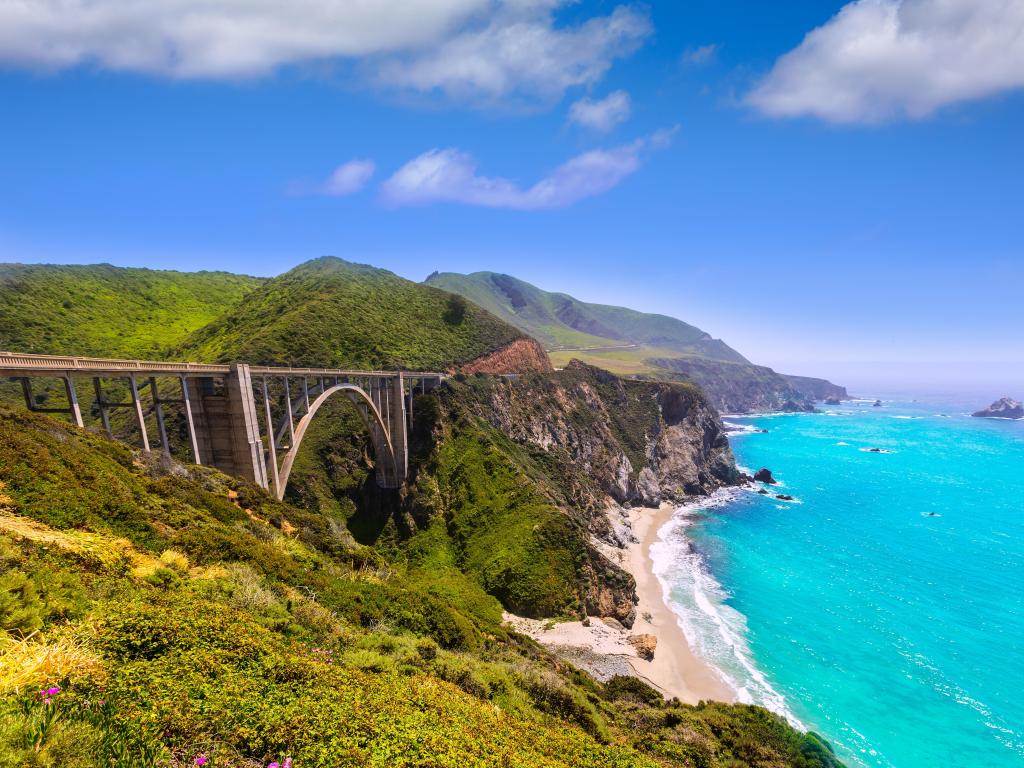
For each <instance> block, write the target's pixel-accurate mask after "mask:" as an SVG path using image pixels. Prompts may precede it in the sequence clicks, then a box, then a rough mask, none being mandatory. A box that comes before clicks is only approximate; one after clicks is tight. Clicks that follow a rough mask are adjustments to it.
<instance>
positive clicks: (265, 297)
mask: <svg viewBox="0 0 1024 768" xmlns="http://www.w3.org/2000/svg"><path fill="white" fill-rule="evenodd" d="M522 337H523V333H522V332H521V331H519V330H518V329H516V328H514V327H513V326H511V325H509V324H507V323H505V322H503V321H502V320H499V319H498V318H496V317H494V316H493V315H491V314H490V313H488V312H487V311H485V310H484V309H481V308H480V307H478V306H475V305H474V304H471V303H468V302H466V301H465V300H463V299H462V298H461V297H457V296H454V295H452V294H450V293H448V292H446V291H443V290H440V289H438V288H433V287H429V286H424V285H420V284H418V283H414V282H411V281H409V280H405V279H403V278H401V277H398V276H397V275H395V274H393V273H391V272H388V271H386V270H383V269H376V268H374V267H370V266H366V265H362V264H352V263H350V262H347V261H343V260H341V259H337V258H334V257H324V258H320V259H316V260H314V261H309V262H306V263H305V264H302V265H300V266H298V267H296V268H295V269H292V270H291V271H289V272H286V273H285V274H283V275H281V276H280V277H276V278H273V279H272V280H268V281H266V282H265V283H263V284H262V285H261V286H260V287H259V288H257V289H256V290H255V291H253V292H252V293H250V294H249V295H248V296H246V300H245V302H244V303H242V304H240V305H238V306H236V307H234V308H233V309H228V311H226V312H225V313H224V314H222V315H221V316H220V317H218V318H217V319H216V320H214V321H213V322H212V323H210V324H209V325H207V326H206V327H204V328H201V329H200V330H198V331H197V332H196V333H194V334H193V335H192V336H191V337H190V338H189V339H188V340H186V341H185V342H184V343H183V344H181V345H180V346H179V348H178V349H177V350H176V354H177V355H178V356H179V357H188V358H195V359H201V360H233V359H234V360H246V361H248V362H251V363H257V364H259V363H263V364H282V363H291V364H293V365H300V366H348V367H354V368H409V369H419V370H424V369H446V368H449V367H451V366H453V365H455V364H457V363H460V362H466V361H469V360H472V359H474V358H477V357H480V356H482V355H485V354H487V353H489V352H493V351H494V350H496V349H498V348H500V347H503V346H505V345H506V344H508V343H510V342H512V341H514V340H516V339H519V338H522Z"/></svg>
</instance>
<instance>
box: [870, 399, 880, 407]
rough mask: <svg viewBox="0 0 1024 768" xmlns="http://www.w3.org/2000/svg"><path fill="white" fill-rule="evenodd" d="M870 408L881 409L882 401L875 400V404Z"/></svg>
mask: <svg viewBox="0 0 1024 768" xmlns="http://www.w3.org/2000/svg"><path fill="white" fill-rule="evenodd" d="M872 407H873V408H881V407H882V401H881V400H875V404H874V405H873V406H872Z"/></svg>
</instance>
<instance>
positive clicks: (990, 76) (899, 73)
mask: <svg viewBox="0 0 1024 768" xmlns="http://www.w3.org/2000/svg"><path fill="white" fill-rule="evenodd" d="M1021 87H1024V0H857V2H852V3H849V4H848V5H846V6H845V7H844V8H843V9H842V10H841V11H840V12H839V14H838V15H837V16H835V17H834V18H833V19H832V20H831V21H829V22H828V23H827V24H825V25H824V26H822V27H819V28H818V29H815V30H813V31H812V32H811V33H810V34H808V35H807V37H806V38H805V39H804V41H803V42H802V43H801V44H800V46H798V47H797V48H796V49H794V50H793V51H791V52H789V53H788V54H786V55H785V56H783V57H782V58H780V59H779V60H778V61H777V62H776V64H775V66H774V68H773V69H772V71H771V73H769V75H768V76H767V77H766V78H765V80H764V81H763V82H762V83H761V84H760V85H759V86H758V87H757V88H756V89H755V90H754V91H753V92H752V93H750V94H749V95H748V96H747V101H748V103H749V104H751V105H753V106H754V107H756V108H757V109H759V110H761V111H762V112H764V113H765V114H768V115H771V116H775V117H797V116H804V115H806V116H814V117H819V118H821V119H824V120H829V121H832V122H838V123H854V122H879V121H883V120H889V119H893V118H899V117H910V118H923V117H927V116H928V115H931V114H932V113H934V112H935V111H936V110H938V109H939V108H941V107H943V106H946V105H949V104H955V103H958V102H963V101H969V100H974V99H980V98H984V97H987V96H992V95H995V94H998V93H1002V92H1005V91H1009V90H1012V89H1017V88H1021Z"/></svg>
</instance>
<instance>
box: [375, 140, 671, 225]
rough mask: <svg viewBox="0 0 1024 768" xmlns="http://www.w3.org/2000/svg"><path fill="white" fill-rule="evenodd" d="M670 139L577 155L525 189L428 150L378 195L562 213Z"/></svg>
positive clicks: (452, 155) (464, 157) (462, 157)
mask: <svg viewBox="0 0 1024 768" xmlns="http://www.w3.org/2000/svg"><path fill="white" fill-rule="evenodd" d="M673 133H674V130H672V131H662V132H659V133H656V134H654V135H653V136H650V137H648V138H645V139H640V140H638V141H635V142H633V143H632V144H627V145H625V146H621V147H616V148H613V149H606V150H594V151H592V152H586V153H584V154H582V155H578V156H577V157H574V158H572V159H571V160H569V161H568V162H566V163H563V164H562V165H560V166H559V167H558V168H556V169H555V170H554V171H552V172H551V173H550V174H548V175H547V176H545V177H544V178H542V179H541V180H540V181H538V182H537V183H536V184H534V185H533V186H530V187H523V186H520V185H519V184H518V183H517V182H515V181H513V180H511V179H504V178H500V177H488V176H480V175H478V174H477V164H476V161H475V160H474V159H473V158H472V156H470V155H469V154H467V153H465V152H460V151H459V150H457V149H432V150H430V151H429V152H424V153H423V154H422V155H420V156H419V157H417V158H415V159H414V160H411V161H410V162H408V163H406V164H405V165H404V166H402V167H401V168H399V169H398V171H396V172H395V174H394V175H393V176H392V177H391V178H389V179H388V180H387V181H386V182H384V184H383V185H382V186H381V195H382V198H383V200H384V202H386V203H388V204H390V205H425V204H428V203H439V202H448V203H462V204H464V205H475V206H480V207H484V208H506V209H510V210H519V211H535V210H544V209H553V208H565V207H567V206H570V205H572V204H573V203H576V202H579V201H580V200H583V199H585V198H588V197H594V196H595V195H600V194H602V193H603V192H607V191H608V190H610V189H612V188H614V187H616V186H617V185H618V184H619V183H620V182H622V181H623V180H624V179H625V178H627V177H628V176H630V175H631V174H633V173H635V172H636V171H637V169H638V168H639V167H640V163H641V160H642V154H643V152H644V150H646V149H648V148H652V149H660V148H663V147H665V146H667V144H668V143H669V142H670V141H671V137H672V135H673Z"/></svg>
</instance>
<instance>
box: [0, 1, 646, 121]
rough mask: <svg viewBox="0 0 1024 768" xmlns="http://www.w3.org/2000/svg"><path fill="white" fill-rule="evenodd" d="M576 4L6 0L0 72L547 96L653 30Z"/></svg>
mask: <svg viewBox="0 0 1024 768" xmlns="http://www.w3.org/2000/svg"><path fill="white" fill-rule="evenodd" d="M574 2H575V0H373V2H365V1H364V0H289V2H268V0H231V2H225V1H224V0H147V2H125V0H89V1H88V2H67V0H15V2H0V65H6V66H21V67H31V68H41V69H50V70H54V69H64V68H68V67H76V66H89V67H99V68H103V69H109V70H115V71H126V72H141V73H146V74H150V75H157V76H167V77H175V78H206V79H223V78H247V77H259V76H264V75H267V74H270V73H272V72H274V71H275V70H277V69H279V68H281V67H284V66H289V65H302V64H309V63H314V62H333V61H349V62H354V63H356V64H360V65H363V66H361V67H359V68H358V71H362V72H364V73H366V78H367V79H368V80H369V81H370V82H371V83H374V84H376V85H378V86H383V87H387V88H396V87H397V88H402V89H412V90H418V91H425V92H431V91H441V92H444V93H446V94H448V95H450V96H455V97H465V98H468V99H474V100H478V101H482V102H486V101H489V100H495V101H496V100H500V99H502V98H505V97H508V96H510V95H514V94H519V95H526V96H529V97H530V98H543V99H551V98H557V97H560V96H561V95H562V94H563V93H564V91H565V89H567V88H569V87H572V86H577V85H586V84H592V83H594V82H596V81H597V80H599V79H600V78H601V77H602V76H603V75H604V73H605V72H606V71H607V70H608V68H609V67H610V66H611V65H612V63H613V62H614V61H615V59H617V58H619V57H622V56H627V55H629V54H631V53H632V52H633V51H635V50H636V49H637V47H639V46H640V45H641V44H642V43H643V41H644V40H645V39H646V38H647V37H648V36H649V35H650V34H651V32H652V26H651V22H650V17H649V13H648V12H647V11H646V10H645V9H644V8H642V7H640V6H633V5H628V4H627V5H621V6H618V7H616V8H614V9H613V10H612V12H611V13H609V14H608V15H606V16H592V17H590V18H584V19H583V20H581V21H577V22H574V23H566V24H562V23H559V22H558V21H557V20H556V18H555V16H556V11H557V10H558V9H560V8H562V7H563V6H567V5H571V4H573V3H574Z"/></svg>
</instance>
